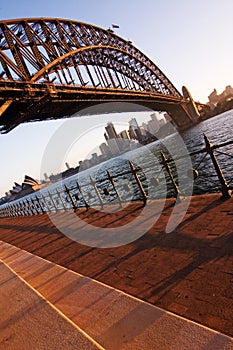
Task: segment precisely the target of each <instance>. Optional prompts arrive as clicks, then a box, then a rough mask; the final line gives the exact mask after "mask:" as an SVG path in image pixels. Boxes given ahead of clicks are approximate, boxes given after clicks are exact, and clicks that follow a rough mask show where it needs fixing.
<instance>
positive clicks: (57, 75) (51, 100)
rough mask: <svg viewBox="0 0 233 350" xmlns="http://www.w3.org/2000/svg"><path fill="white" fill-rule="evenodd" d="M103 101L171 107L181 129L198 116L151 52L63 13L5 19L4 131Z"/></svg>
mask: <svg viewBox="0 0 233 350" xmlns="http://www.w3.org/2000/svg"><path fill="white" fill-rule="evenodd" d="M103 102H104V103H106V102H133V103H135V104H136V105H137V106H138V110H141V109H143V108H144V107H149V108H151V109H154V110H162V111H164V110H165V111H167V112H168V113H169V114H170V115H171V117H172V119H173V120H174V121H175V123H176V124H177V126H178V127H180V128H183V127H187V126H189V125H191V124H193V123H195V122H196V120H197V117H198V112H197V110H196V107H195V104H194V102H193V100H192V98H191V95H190V94H189V92H188V91H187V89H185V88H184V91H183V95H182V94H180V92H179V91H178V90H177V89H176V88H175V87H174V85H173V84H172V83H171V81H169V79H168V78H167V77H166V76H165V75H164V73H163V72H162V71H161V70H160V69H159V68H158V67H157V66H156V65H155V64H154V63H153V62H152V61H151V60H150V59H149V58H148V57H146V55H144V54H143V53H142V52H141V51H140V50H138V49H137V48H136V47H135V46H133V45H132V43H131V42H130V41H126V40H124V39H122V38H121V37H119V36H117V35H116V34H114V32H113V31H112V30H110V29H108V30H105V29H102V28H99V27H97V26H93V25H90V24H86V23H82V22H77V21H71V20H66V19H58V18H30V19H28V18H27V19H26V18H25V19H13V20H4V21H0V126H1V131H2V133H4V132H8V131H10V130H11V129H13V128H14V127H16V126H17V125H19V124H20V123H24V122H30V121H40V120H48V119H58V118H64V117H69V116H72V115H73V114H74V113H76V112H78V111H82V110H83V109H84V108H85V107H89V106H96V105H99V106H100V103H103ZM94 110H96V108H94ZM97 110H98V106H97ZM99 112H100V113H101V108H100V109H99ZM80 113H81V112H80Z"/></svg>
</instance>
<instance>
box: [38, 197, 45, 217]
mask: <svg viewBox="0 0 233 350" xmlns="http://www.w3.org/2000/svg"><path fill="white" fill-rule="evenodd" d="M36 200H37V203H38V204H39V207H40V209H41V212H42V214H44V213H45V211H44V208H43V205H42V204H41V202H40V200H39V198H38V197H37V196H36Z"/></svg>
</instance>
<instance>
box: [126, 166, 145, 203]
mask: <svg viewBox="0 0 233 350" xmlns="http://www.w3.org/2000/svg"><path fill="white" fill-rule="evenodd" d="M129 165H130V170H131V173H132V174H133V175H134V177H135V180H136V182H137V185H138V187H139V190H140V192H141V194H142V200H143V203H144V205H145V204H146V201H147V195H146V192H145V190H144V188H143V186H142V183H141V181H140V179H139V176H138V174H137V170H136V168H135V166H134V165H133V163H132V162H131V161H129Z"/></svg>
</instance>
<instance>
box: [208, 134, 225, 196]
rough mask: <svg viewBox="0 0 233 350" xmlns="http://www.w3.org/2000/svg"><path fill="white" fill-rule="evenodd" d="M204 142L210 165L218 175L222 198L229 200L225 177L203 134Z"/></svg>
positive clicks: (211, 147) (209, 143) (211, 146)
mask: <svg viewBox="0 0 233 350" xmlns="http://www.w3.org/2000/svg"><path fill="white" fill-rule="evenodd" d="M204 140H205V144H206V148H205V150H206V152H207V153H208V154H209V155H210V158H211V160H212V163H213V164H214V168H215V171H216V173H217V175H218V179H219V181H220V184H221V192H222V198H224V199H228V198H231V194H232V192H231V190H230V187H229V186H228V184H227V181H226V179H225V176H224V175H223V172H222V170H221V168H220V165H219V163H218V160H217V158H216V157H215V154H214V150H213V148H214V146H213V145H212V143H211V142H210V140H209V139H208V137H207V136H206V135H205V134H204Z"/></svg>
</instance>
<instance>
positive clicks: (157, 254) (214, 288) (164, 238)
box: [0, 194, 233, 336]
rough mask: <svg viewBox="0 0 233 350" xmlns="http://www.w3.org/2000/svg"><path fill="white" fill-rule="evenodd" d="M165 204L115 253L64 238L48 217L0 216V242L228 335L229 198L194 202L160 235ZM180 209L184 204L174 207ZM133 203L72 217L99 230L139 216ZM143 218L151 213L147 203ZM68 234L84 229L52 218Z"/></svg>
mask: <svg viewBox="0 0 233 350" xmlns="http://www.w3.org/2000/svg"><path fill="white" fill-rule="evenodd" d="M173 203H174V200H168V201H167V203H166V206H165V209H164V211H163V213H162V215H161V216H160V217H159V219H158V221H157V222H156V223H155V225H154V226H153V227H151V228H150V229H149V230H148V232H147V233H146V234H145V235H143V236H142V237H141V238H139V239H138V240H136V241H134V242H132V243H130V244H127V245H124V246H121V247H117V248H92V247H87V246H84V245H81V244H79V243H76V242H74V241H72V240H70V239H69V238H67V237H65V236H64V235H62V234H61V233H60V232H59V231H58V230H57V229H56V227H54V225H53V224H52V223H51V221H50V219H49V217H48V216H47V215H38V216H28V217H17V218H0V240H2V241H5V242H8V243H11V244H13V245H15V246H17V247H19V248H22V249H25V250H26V251H29V252H31V253H33V254H35V255H38V256H41V257H43V258H46V259H47V260H50V261H53V262H55V263H57V264H60V265H63V266H65V267H67V268H69V269H71V270H74V271H77V272H78V273H80V274H82V275H85V276H89V277H91V278H94V279H96V280H99V281H102V282H104V283H105V284H107V285H110V286H113V287H115V288H118V289H120V290H122V291H125V292H127V293H128V294H131V295H133V296H136V297H138V298H139V299H142V300H145V301H148V302H149V303H152V304H154V305H157V306H159V307H161V308H164V309H166V310H170V311H172V312H174V313H177V314H179V315H181V316H184V317H185V318H188V319H191V320H194V321H196V322H198V323H200V324H203V325H206V326H208V327H210V328H212V329H215V330H217V331H220V332H222V333H225V334H227V335H230V336H233V321H232V319H233V198H232V199H229V200H227V201H222V200H220V196H219V195H218V194H213V195H202V196H196V197H193V198H192V201H191V204H190V206H189V209H188V211H187V213H186V215H185V217H184V218H183V221H182V223H181V224H180V225H179V226H178V227H177V228H176V229H175V231H173V232H171V233H169V234H166V233H165V232H164V230H165V227H166V223H167V220H168V218H169V216H170V213H171V211H172V209H173ZM180 205H182V203H181V204H180ZM141 210H142V209H141V204H140V203H134V204H130V205H129V206H127V207H126V208H125V209H124V210H122V211H120V212H116V213H108V214H106V213H103V212H102V213H101V212H98V211H97V210H94V209H90V210H89V211H88V212H86V211H84V210H80V211H78V212H77V213H76V214H77V215H78V216H79V217H80V218H82V220H84V221H86V222H90V223H92V225H93V224H94V225H96V226H98V227H114V226H118V225H124V224H125V223H126V222H130V221H132V220H134V218H135V217H136V216H137V215H138V214H139V213H140V212H141ZM147 215H148V217H147V218H146V217H143V218H142V219H141V223H140V225H141V229H142V230H143V225H144V224H145V222H146V220H148V219H149V217H150V216H151V217H152V216H153V215H155V214H154V207H153V206H152V205H151V204H150V203H149V204H148V210H147ZM53 216H54V217H55V216H56V217H57V220H59V221H60V223H61V224H62V225H63V226H64V227H65V226H67V227H68V226H69V228H70V229H72V230H74V232H75V231H77V230H79V231H80V230H85V228H83V226H82V222H83V221H81V220H79V221H76V220H75V216H74V215H72V216H71V215H70V213H69V212H61V213H59V214H53Z"/></svg>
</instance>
